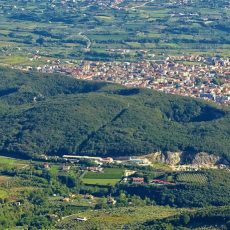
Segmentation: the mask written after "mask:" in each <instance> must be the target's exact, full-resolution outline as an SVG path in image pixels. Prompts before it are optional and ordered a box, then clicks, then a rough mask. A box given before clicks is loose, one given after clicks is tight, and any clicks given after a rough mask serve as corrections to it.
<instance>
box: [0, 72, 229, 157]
mask: <svg viewBox="0 0 230 230" xmlns="http://www.w3.org/2000/svg"><path fill="white" fill-rule="evenodd" d="M0 120H1V129H0V133H1V135H0V150H1V153H3V154H5V155H17V156H18V157H25V156H33V157H36V156H39V155H40V154H44V153H45V154H49V155H63V154H67V153H69V154H73V153H74V154H88V155H107V156H118V155H120V156H121V155H141V154H146V153H150V152H153V151H156V150H163V151H164V150H165V151H167V150H170V151H176V150H187V151H206V152H209V153H214V154H217V155H221V156H225V157H226V158H228V159H230V155H229V152H230V151H229V150H230V140H229V136H230V135H229V130H230V128H229V124H230V123H229V120H230V114H229V109H228V108H221V107H218V106H216V105H214V104H211V103H207V102H204V101H201V100H195V99H191V98H188V97H179V96H175V95H165V94H162V93H159V92H155V91H152V90H146V89H131V88H124V87H122V86H118V85H114V84H109V83H98V82H87V81H80V80H76V79H74V78H71V77H67V76H63V75H48V74H46V75H43V74H39V73H23V72H20V71H16V70H10V69H5V68H1V69H0Z"/></svg>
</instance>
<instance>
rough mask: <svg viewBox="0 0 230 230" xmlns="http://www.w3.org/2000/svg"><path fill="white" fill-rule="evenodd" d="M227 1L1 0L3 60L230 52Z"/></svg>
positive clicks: (131, 58)
mask: <svg viewBox="0 0 230 230" xmlns="http://www.w3.org/2000/svg"><path fill="white" fill-rule="evenodd" d="M227 2H228V1H224V0H218V1H215V0H209V3H208V4H206V3H204V2H203V1H201V0H196V1H194V2H190V1H188V2H187V3H185V2H183V3H181V1H175V2H174V3H172V2H171V1H170V0H169V1H164V2H163V3H162V1H159V0H157V1H154V2H153V1H147V2H145V3H144V4H143V2H136V1H133V0H125V1H123V2H122V3H121V4H120V5H118V6H117V7H114V6H112V5H111V4H107V3H102V4H98V2H91V3H89V2H87V1H76V2H75V3H73V2H71V1H65V2H64V3H63V2H62V1H55V3H54V2H53V3H52V4H51V3H50V4H49V3H47V1H45V0H42V1H29V2H25V1H22V0H19V1H16V2H15V1H13V0H8V1H6V0H0V20H1V25H0V56H1V58H0V62H1V64H7V65H26V66H36V65H40V64H45V63H46V61H47V60H52V59H53V58H55V59H62V60H97V61H100V60H102V61H111V60H112V61H114V60H117V61H137V60H142V59H148V60H149V59H153V58H154V59H159V58H162V57H164V56H166V55H180V54H184V53H185V52H186V54H200V55H206V56H209V55H214V54H215V55H222V56H224V57H226V56H229V52H228V47H229V24H230V22H229V16H230V11H229V5H228V3H227ZM76 12H77V16H76ZM143 50H144V51H145V52H143ZM123 51H124V52H123Z"/></svg>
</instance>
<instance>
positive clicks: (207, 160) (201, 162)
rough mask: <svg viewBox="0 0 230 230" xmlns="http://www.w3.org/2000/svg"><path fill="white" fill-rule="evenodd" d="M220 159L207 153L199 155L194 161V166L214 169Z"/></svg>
mask: <svg viewBox="0 0 230 230" xmlns="http://www.w3.org/2000/svg"><path fill="white" fill-rule="evenodd" d="M219 161H220V157H219V156H216V155H213V154H208V153H206V152H200V153H197V154H196V155H195V157H194V159H193V161H192V164H193V165H198V166H203V167H212V166H215V165H217V164H218V163H219Z"/></svg>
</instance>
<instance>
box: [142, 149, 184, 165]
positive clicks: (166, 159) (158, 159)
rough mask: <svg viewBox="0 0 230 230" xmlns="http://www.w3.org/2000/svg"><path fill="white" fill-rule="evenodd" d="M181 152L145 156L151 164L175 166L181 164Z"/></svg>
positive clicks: (156, 153)
mask: <svg viewBox="0 0 230 230" xmlns="http://www.w3.org/2000/svg"><path fill="white" fill-rule="evenodd" d="M181 156H182V152H166V153H162V152H155V153H152V154H149V155H147V156H146V158H147V159H148V160H149V161H151V162H152V163H165V164H168V165H177V164H180V162H181Z"/></svg>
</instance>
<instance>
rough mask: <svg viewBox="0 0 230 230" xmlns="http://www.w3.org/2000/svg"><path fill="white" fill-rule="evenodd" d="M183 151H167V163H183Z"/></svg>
mask: <svg viewBox="0 0 230 230" xmlns="http://www.w3.org/2000/svg"><path fill="white" fill-rule="evenodd" d="M181 159H182V152H166V154H165V163H166V164H169V165H178V164H180V163H181Z"/></svg>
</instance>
